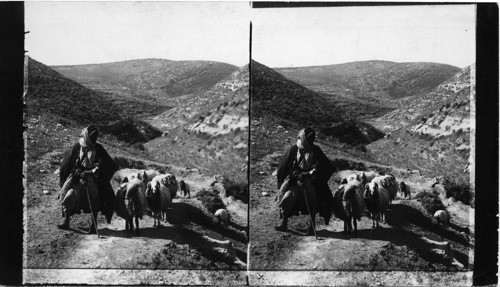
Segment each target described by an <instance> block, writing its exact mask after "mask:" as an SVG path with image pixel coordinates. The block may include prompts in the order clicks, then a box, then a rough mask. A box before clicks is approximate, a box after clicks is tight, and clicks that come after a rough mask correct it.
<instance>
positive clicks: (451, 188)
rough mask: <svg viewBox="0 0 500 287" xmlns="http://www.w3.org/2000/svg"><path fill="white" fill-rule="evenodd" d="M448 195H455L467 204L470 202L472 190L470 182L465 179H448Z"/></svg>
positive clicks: (446, 188) (445, 185)
mask: <svg viewBox="0 0 500 287" xmlns="http://www.w3.org/2000/svg"><path fill="white" fill-rule="evenodd" d="M444 189H445V190H446V197H454V198H455V199H456V200H460V201H461V202H463V203H465V204H470V199H471V191H470V184H469V183H468V182H465V181H464V180H457V181H453V180H448V181H446V182H445V183H444Z"/></svg>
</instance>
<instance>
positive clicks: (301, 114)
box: [248, 3, 476, 286]
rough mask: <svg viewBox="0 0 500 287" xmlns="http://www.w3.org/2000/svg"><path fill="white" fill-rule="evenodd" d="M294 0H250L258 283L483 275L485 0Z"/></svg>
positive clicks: (459, 281) (252, 273)
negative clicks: (480, 85) (277, 0)
mask: <svg viewBox="0 0 500 287" xmlns="http://www.w3.org/2000/svg"><path fill="white" fill-rule="evenodd" d="M297 6H298V7H290V6H289V7H276V6H275V7H273V6H272V5H265V4H258V3H254V4H253V9H252V15H251V21H252V36H251V43H252V44H251V63H250V74H251V75H250V83H251V84H250V170H249V173H250V175H249V185H250V201H249V226H250V244H249V257H250V260H249V267H248V269H249V273H248V274H249V284H250V285H332V284H333V285H342V286H354V285H362V286H365V285H366V286H368V285H369V286H372V285H378V284H380V285H403V286H406V285H432V284H437V285H460V286H463V285H468V286H470V285H472V270H473V267H474V266H473V262H474V240H475V232H474V230H475V222H474V214H475V201H474V198H475V197H474V195H475V181H474V178H475V134H476V121H475V119H476V113H475V110H476V92H475V83H476V79H475V75H476V70H475V69H476V65H475V62H476V58H475V57H476V46H475V45H476V5H410V6H404V5H403V6H344V7H300V5H297ZM389 274H390V276H388V275H389Z"/></svg>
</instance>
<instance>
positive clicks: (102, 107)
mask: <svg viewBox="0 0 500 287" xmlns="http://www.w3.org/2000/svg"><path fill="white" fill-rule="evenodd" d="M27 64H28V67H27V69H28V93H27V95H26V104H27V106H28V113H29V114H37V113H45V112H50V113H52V114H54V115H57V116H60V117H63V118H66V119H68V120H71V121H74V122H76V123H80V124H88V123H96V122H102V121H114V120H118V119H120V114H121V112H122V111H121V110H117V108H116V107H114V105H113V103H112V102H111V101H109V100H108V99H106V98H104V97H103V96H102V95H100V94H99V93H97V92H95V91H93V90H90V89H88V88H86V87H84V86H82V85H80V84H79V83H77V82H75V81H73V80H71V79H68V78H66V77H64V76H63V75H61V74H60V73H58V72H56V71H55V70H53V69H52V68H50V67H48V66H46V65H44V64H42V63H40V62H37V61H36V60H33V59H31V58H29V59H28V63H27Z"/></svg>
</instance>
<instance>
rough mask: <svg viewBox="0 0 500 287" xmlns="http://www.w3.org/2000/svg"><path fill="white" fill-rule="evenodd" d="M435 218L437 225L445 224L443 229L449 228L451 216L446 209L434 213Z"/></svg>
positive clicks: (434, 221)
mask: <svg viewBox="0 0 500 287" xmlns="http://www.w3.org/2000/svg"><path fill="white" fill-rule="evenodd" d="M433 217H434V220H433V223H434V224H436V225H439V224H441V225H442V226H443V229H446V228H448V224H450V216H449V215H448V212H446V211H444V210H438V211H436V213H434V216H433Z"/></svg>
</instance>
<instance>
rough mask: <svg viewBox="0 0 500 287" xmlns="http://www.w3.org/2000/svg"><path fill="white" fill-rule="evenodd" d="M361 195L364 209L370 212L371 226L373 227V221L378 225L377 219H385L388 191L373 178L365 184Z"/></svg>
mask: <svg viewBox="0 0 500 287" xmlns="http://www.w3.org/2000/svg"><path fill="white" fill-rule="evenodd" d="M363 197H364V199H365V206H366V209H367V210H368V212H370V213H371V217H372V228H375V222H377V227H378V226H379V224H378V222H379V220H382V222H383V221H384V220H385V211H386V210H387V208H388V207H389V192H388V191H387V189H385V188H383V187H382V186H379V185H378V183H377V182H376V181H374V180H373V181H372V182H370V183H367V184H366V185H365V192H364V196H363Z"/></svg>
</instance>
